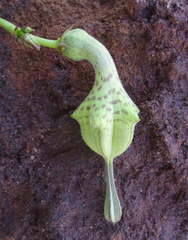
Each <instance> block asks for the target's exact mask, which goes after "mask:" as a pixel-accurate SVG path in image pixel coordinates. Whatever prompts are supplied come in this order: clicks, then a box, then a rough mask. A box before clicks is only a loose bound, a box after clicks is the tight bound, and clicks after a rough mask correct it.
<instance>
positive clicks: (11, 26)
mask: <svg viewBox="0 0 188 240" xmlns="http://www.w3.org/2000/svg"><path fill="white" fill-rule="evenodd" d="M0 26H1V27H3V28H4V29H5V30H7V31H8V32H10V33H11V34H12V35H14V32H15V29H16V26H15V25H14V24H12V23H10V22H8V21H6V20H4V19H3V18H0Z"/></svg>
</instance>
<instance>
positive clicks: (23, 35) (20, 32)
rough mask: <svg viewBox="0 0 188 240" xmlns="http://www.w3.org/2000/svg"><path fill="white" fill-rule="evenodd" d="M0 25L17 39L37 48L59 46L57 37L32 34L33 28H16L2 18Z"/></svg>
mask: <svg viewBox="0 0 188 240" xmlns="http://www.w3.org/2000/svg"><path fill="white" fill-rule="evenodd" d="M0 26H1V27H3V28H4V29H5V30H7V31H8V32H10V33H11V34H12V35H13V36H16V37H17V38H18V40H21V41H22V42H23V43H24V44H26V45H30V46H32V47H34V48H36V49H37V50H39V49H40V46H43V47H49V48H55V49H57V50H58V47H59V39H57V40H49V39H45V38H41V37H37V36H35V35H33V34H31V33H32V32H34V30H33V29H31V28H28V27H26V28H24V29H21V28H18V27H16V25H14V24H12V23H10V22H8V21H7V20H4V19H3V18H0Z"/></svg>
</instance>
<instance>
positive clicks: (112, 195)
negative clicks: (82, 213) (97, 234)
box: [104, 160, 122, 223]
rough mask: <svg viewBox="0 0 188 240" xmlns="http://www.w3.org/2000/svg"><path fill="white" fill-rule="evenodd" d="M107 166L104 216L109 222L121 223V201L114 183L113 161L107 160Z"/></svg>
mask: <svg viewBox="0 0 188 240" xmlns="http://www.w3.org/2000/svg"><path fill="white" fill-rule="evenodd" d="M105 164H106V197H105V203H104V216H105V218H106V220H107V221H109V222H113V223H116V222H119V221H120V219H121V216H122V210H121V205H120V201H119V198H118V195H117V191H116V186H115V183H114V173H113V161H110V160H105Z"/></svg>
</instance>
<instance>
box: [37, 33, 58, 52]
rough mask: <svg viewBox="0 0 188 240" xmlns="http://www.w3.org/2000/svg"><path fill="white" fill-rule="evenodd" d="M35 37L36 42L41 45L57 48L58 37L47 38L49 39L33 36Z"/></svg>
mask: <svg viewBox="0 0 188 240" xmlns="http://www.w3.org/2000/svg"><path fill="white" fill-rule="evenodd" d="M35 39H36V40H37V42H38V44H40V45H41V46H43V47H49V48H54V49H58V39H57V40H49V39H45V38H41V37H37V36H35Z"/></svg>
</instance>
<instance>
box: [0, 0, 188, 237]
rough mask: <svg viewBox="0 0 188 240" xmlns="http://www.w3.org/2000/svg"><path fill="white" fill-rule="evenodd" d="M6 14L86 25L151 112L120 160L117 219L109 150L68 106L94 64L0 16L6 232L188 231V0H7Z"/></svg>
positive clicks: (28, 21) (19, 20)
mask: <svg viewBox="0 0 188 240" xmlns="http://www.w3.org/2000/svg"><path fill="white" fill-rule="evenodd" d="M0 16H1V17H3V18H5V19H6V20H9V21H11V22H12V23H14V24H15V25H17V26H19V27H26V26H30V27H32V28H34V29H35V30H36V31H35V34H36V35H37V36H40V37H45V38H49V39H57V38H58V37H60V36H61V35H62V34H63V32H64V31H65V30H66V29H68V28H69V27H71V26H72V25H73V24H75V27H79V28H82V29H84V30H86V31H87V32H88V33H90V34H91V35H92V36H94V37H95V38H97V39H98V40H99V41H100V42H101V43H103V44H104V45H105V46H106V47H107V49H108V50H109V51H110V53H111V55H112V57H113V59H114V61H115V63H116V66H117V69H118V72H119V75H120V78H121V80H122V83H123V85H124V87H125V89H126V91H127V92H128V94H129V95H130V97H131V98H132V100H133V101H134V102H135V103H136V105H137V106H138V107H139V109H140V114H139V116H140V118H141V121H140V122H139V123H138V124H137V125H136V129H135V134H134V140H133V143H132V144H131V146H130V147H129V149H128V150H127V151H126V152H125V153H123V154H122V155H121V156H119V157H117V158H116V159H115V161H114V171H115V178H116V186H117V190H118V194H119V197H120V201H121V204H122V208H123V217H122V219H121V221H120V222H119V223H117V224H111V223H108V222H107V221H106V220H105V219H104V217H103V205H104V198H105V170H104V160H103V159H102V158H101V157H100V156H99V155H97V154H95V153H94V152H93V151H92V150H90V149H89V148H88V147H87V146H86V144H85V143H84V141H83V140H82V138H81V134H80V127H79V125H78V123H77V122H76V121H75V120H74V119H72V118H71V117H70V114H71V113H72V112H73V111H74V110H75V109H76V108H77V107H78V106H79V104H80V103H81V102H82V101H83V100H84V99H85V97H86V96H87V95H88V94H89V92H90V90H91V88H92V85H93V82H94V70H93V68H92V66H91V65H90V64H89V63H88V62H86V61H82V62H79V63H72V62H69V61H68V60H67V59H65V58H63V56H62V55H61V54H60V53H59V52H57V51H56V50H54V49H47V48H41V51H40V52H37V51H36V50H33V49H30V48H26V47H24V46H23V45H22V44H20V43H19V42H17V41H16V40H15V39H14V37H13V36H11V35H10V34H9V33H8V32H6V31H5V30H4V29H3V28H0V240H97V239H98V240H127V239H130V240H133V239H135V240H138V239H141V240H185V239H188V190H187V189H188V177H187V176H188V174H187V173H188V138H187V132H188V131H187V130H188V117H187V116H188V100H187V95H188V58H187V57H188V43H187V38H188V2H187V1H186V0H179V1H178V0H161V1H157V0H153V1H149V0H137V1H136V0H120V1H112V0H96V1H93V0H80V1H77V0H33V1H32V0H20V1H16V0H8V1H7V0H1V2H0Z"/></svg>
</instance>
